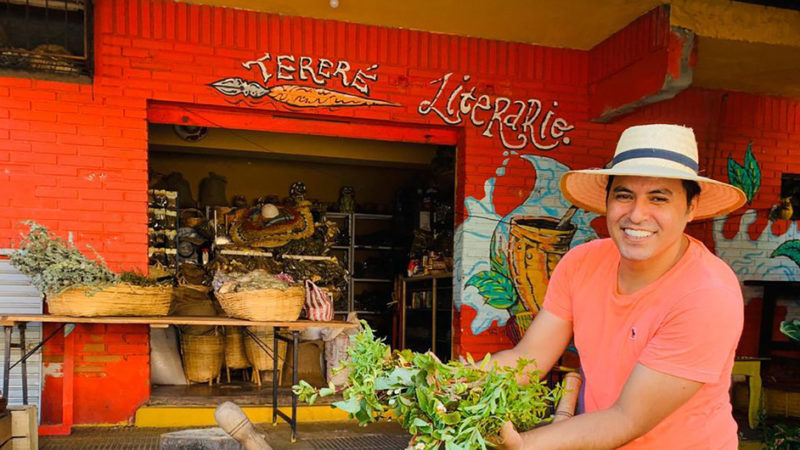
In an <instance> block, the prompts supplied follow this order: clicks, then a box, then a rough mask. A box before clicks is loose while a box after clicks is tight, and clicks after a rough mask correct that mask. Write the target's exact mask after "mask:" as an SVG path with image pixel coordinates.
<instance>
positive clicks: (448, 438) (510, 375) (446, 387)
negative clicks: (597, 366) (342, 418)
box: [293, 322, 561, 450]
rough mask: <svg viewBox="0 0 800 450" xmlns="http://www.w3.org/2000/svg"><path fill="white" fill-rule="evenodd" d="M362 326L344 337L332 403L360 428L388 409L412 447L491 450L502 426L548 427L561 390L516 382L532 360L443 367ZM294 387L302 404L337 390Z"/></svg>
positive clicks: (531, 365)
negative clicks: (344, 375)
mask: <svg viewBox="0 0 800 450" xmlns="http://www.w3.org/2000/svg"><path fill="white" fill-rule="evenodd" d="M362 324H363V329H362V331H361V332H359V333H358V334H356V335H354V336H351V337H350V339H351V346H350V348H349V349H348V355H349V361H345V362H344V363H343V367H345V368H348V369H349V370H350V373H349V377H348V379H347V384H346V385H345V386H344V387H343V388H341V389H340V390H339V392H341V394H342V397H343V400H342V401H340V402H336V403H334V404H333V406H334V407H337V408H339V409H342V410H344V411H347V412H348V413H349V414H350V417H351V418H355V419H357V420H358V421H359V424H361V425H366V424H368V423H373V422H377V421H378V420H380V419H381V418H384V417H386V416H387V413H388V412H390V411H391V412H392V413H393V416H394V417H395V418H396V419H397V420H398V421H399V422H400V424H401V425H402V426H403V427H404V428H405V429H407V430H408V431H409V432H410V433H411V434H412V440H411V446H412V448H414V449H419V450H424V449H429V450H433V449H438V448H440V447H441V446H444V448H445V449H465V450H466V449H470V450H471V449H476V448H487V447H491V446H493V444H492V442H491V439H493V438H496V437H497V435H498V432H499V430H500V427H501V426H502V425H503V424H504V423H505V422H506V421H509V420H510V421H511V422H513V423H514V424H515V426H516V427H517V428H518V429H520V430H528V429H531V428H533V427H534V426H536V425H539V424H542V423H545V422H548V421H549V420H550V412H551V409H552V406H553V405H554V404H555V403H556V402H557V401H558V399H559V397H560V395H561V388H560V387H556V388H555V389H550V388H548V387H547V386H546V385H545V384H544V383H542V382H539V381H532V382H531V383H529V384H524V385H521V384H520V383H518V382H517V380H518V379H519V378H522V377H523V375H525V376H528V377H529V378H530V379H531V380H538V379H539V376H538V375H539V374H538V372H537V371H535V370H533V369H534V368H535V363H534V362H533V361H529V360H520V361H519V362H518V364H517V366H516V367H497V366H493V365H492V364H491V361H490V358H489V356H488V355H487V357H486V358H484V359H483V360H482V361H481V363H480V364H479V365H476V363H475V362H474V361H473V360H472V358H471V357H469V356H468V359H467V362H466V363H462V362H457V361H451V362H449V363H447V364H444V363H442V362H440V361H439V360H438V358H436V356H435V355H433V354H431V353H425V354H422V353H414V352H411V351H409V350H403V351H394V352H392V351H391V350H390V348H389V346H388V345H386V344H384V343H383V342H381V341H379V340H376V339H375V337H374V335H373V333H372V330H371V329H370V328H369V326H367V325H366V323H365V322H362ZM293 390H294V392H295V393H296V394H297V395H298V396H299V398H300V400H301V401H305V402H308V403H313V402H314V400H316V398H317V397H318V396H322V397H324V396H327V395H332V394H333V393H335V392H337V390H336V388H335V387H334V386H333V385H329V386H328V387H326V388H322V389H316V388H314V387H313V386H311V385H309V384H308V383H306V382H304V381H301V382H300V383H299V384H298V385H296V386H294V387H293Z"/></svg>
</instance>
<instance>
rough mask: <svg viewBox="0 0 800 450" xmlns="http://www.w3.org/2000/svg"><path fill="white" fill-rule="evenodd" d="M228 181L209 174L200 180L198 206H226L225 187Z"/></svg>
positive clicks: (211, 173) (214, 174)
mask: <svg viewBox="0 0 800 450" xmlns="http://www.w3.org/2000/svg"><path fill="white" fill-rule="evenodd" d="M227 184H228V180H226V179H225V177H223V176H222V175H218V174H216V173H214V172H209V173H208V176H207V177H205V178H203V179H202V180H200V204H201V205H202V206H228V197H227V196H226V195H225V186H226V185H227Z"/></svg>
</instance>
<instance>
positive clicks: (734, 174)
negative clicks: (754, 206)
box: [728, 142, 761, 204]
mask: <svg viewBox="0 0 800 450" xmlns="http://www.w3.org/2000/svg"><path fill="white" fill-rule="evenodd" d="M728 182H729V183H730V184H732V185H734V186H736V187H738V188H739V189H741V190H742V191H744V193H745V195H746V196H747V203H748V204H749V203H750V202H752V201H753V198H754V197H755V196H756V193H758V189H759V188H760V187H761V169H760V168H759V167H758V161H756V157H755V155H753V143H752V142H750V144H749V145H748V146H747V150H746V151H745V153H744V166H742V165H740V164H739V163H737V162H736V160H734V159H733V158H732V157H730V156H728Z"/></svg>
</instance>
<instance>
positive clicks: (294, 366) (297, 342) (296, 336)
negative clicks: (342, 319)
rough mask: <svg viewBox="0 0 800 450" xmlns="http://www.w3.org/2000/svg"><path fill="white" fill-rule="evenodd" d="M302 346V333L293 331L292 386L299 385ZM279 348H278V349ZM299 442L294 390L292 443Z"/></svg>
mask: <svg viewBox="0 0 800 450" xmlns="http://www.w3.org/2000/svg"><path fill="white" fill-rule="evenodd" d="M299 346H300V332H299V331H297V330H294V331H292V386H295V385H297V383H298V379H297V378H298V374H297V354H298V347H299ZM276 348H277V347H276ZM295 442H297V395H296V394H295V393H294V390H292V443H295Z"/></svg>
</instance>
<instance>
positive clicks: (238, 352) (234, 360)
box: [225, 327, 250, 369]
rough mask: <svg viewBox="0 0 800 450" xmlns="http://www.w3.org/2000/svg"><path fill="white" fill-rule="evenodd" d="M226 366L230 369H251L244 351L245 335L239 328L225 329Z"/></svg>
mask: <svg viewBox="0 0 800 450" xmlns="http://www.w3.org/2000/svg"><path fill="white" fill-rule="evenodd" d="M225 366H226V367H227V368H229V369H246V368H248V367H250V361H249V360H248V359H247V353H246V352H245V349H244V335H243V334H242V330H241V328H239V327H225Z"/></svg>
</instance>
